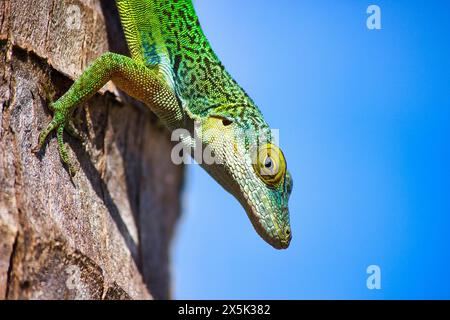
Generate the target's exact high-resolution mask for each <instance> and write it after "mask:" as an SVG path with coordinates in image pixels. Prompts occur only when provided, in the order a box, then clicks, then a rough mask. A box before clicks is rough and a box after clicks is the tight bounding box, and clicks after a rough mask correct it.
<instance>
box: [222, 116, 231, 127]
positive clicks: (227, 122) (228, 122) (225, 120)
mask: <svg viewBox="0 0 450 320" xmlns="http://www.w3.org/2000/svg"><path fill="white" fill-rule="evenodd" d="M231 123H232V122H231V120H229V119H225V118H223V119H222V124H223V125H224V126H225V127H226V126H229V125H230V124H231Z"/></svg>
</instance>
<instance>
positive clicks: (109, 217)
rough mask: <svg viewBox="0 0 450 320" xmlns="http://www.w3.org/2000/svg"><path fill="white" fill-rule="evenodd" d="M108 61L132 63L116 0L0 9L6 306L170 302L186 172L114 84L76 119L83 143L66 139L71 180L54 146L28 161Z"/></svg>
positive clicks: (1, 244) (151, 122) (53, 1)
mask: <svg viewBox="0 0 450 320" xmlns="http://www.w3.org/2000/svg"><path fill="white" fill-rule="evenodd" d="M108 50H109V51H115V52H119V53H123V54H126V52H127V50H126V43H125V40H124V36H123V33H122V29H121V27H120V22H119V19H118V14H117V9H116V7H115V4H114V1H113V0H102V1H100V0H64V1H61V0H39V1H38V0H0V299H2V298H6V299H129V298H133V299H148V298H151V297H152V296H153V297H155V298H169V297H170V290H169V288H170V279H169V255H168V251H169V248H170V242H171V239H172V235H173V231H174V227H175V223H176V221H177V218H178V215H179V210H180V200H179V199H180V189H181V185H182V180H183V167H181V166H175V165H174V164H172V162H171V160H170V151H171V148H172V143H171V142H170V136H169V133H168V131H167V130H166V129H164V128H162V127H161V125H159V124H158V122H157V120H156V118H155V116H154V115H153V114H152V113H151V112H150V111H148V109H147V108H146V107H144V106H142V105H141V104H140V103H138V102H137V101H134V100H132V99H130V98H128V97H126V96H124V95H123V94H121V93H120V92H118V90H117V89H116V88H115V87H114V86H113V85H112V84H108V85H107V86H106V87H105V88H104V89H103V90H102V92H101V93H99V94H97V95H96V96H95V97H94V98H92V99H91V100H90V101H89V102H88V103H86V104H85V105H83V106H80V108H79V109H78V110H77V111H76V113H75V116H76V118H78V119H79V120H82V122H80V124H78V125H77V127H78V128H79V129H80V131H81V132H82V133H83V134H84V135H85V141H84V142H80V141H77V140H75V139H73V138H70V137H69V136H67V135H65V139H66V143H67V144H68V150H69V153H70V158H71V159H72V162H73V163H74V164H75V166H76V167H77V168H78V171H77V174H76V176H75V177H74V178H73V179H72V181H71V179H70V176H69V174H68V171H67V170H66V169H65V167H64V166H63V164H62V163H61V161H60V159H59V155H58V150H57V144H56V141H55V137H54V136H53V135H52V136H51V137H50V138H49V139H48V142H47V144H46V147H45V149H43V151H42V152H41V153H40V154H39V155H38V156H36V155H34V154H33V153H32V152H31V149H32V147H33V146H34V145H35V144H36V142H37V137H38V134H39V130H41V129H42V128H43V127H44V126H45V125H46V124H47V123H48V122H49V121H50V120H51V112H50V111H49V110H48V108H47V105H48V101H49V99H56V98H57V97H59V96H61V95H62V94H63V93H64V92H65V91H66V90H67V89H68V88H69V86H70V85H71V83H72V81H73V79H75V78H76V77H77V76H79V75H80V74H81V72H82V71H83V70H84V69H85V68H86V67H87V65H88V64H89V62H91V61H92V60H93V59H95V58H96V57H98V56H99V55H101V54H102V53H103V52H106V51H108ZM130 105H133V106H130Z"/></svg>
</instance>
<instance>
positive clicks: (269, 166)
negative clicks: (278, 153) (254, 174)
mask: <svg viewBox="0 0 450 320" xmlns="http://www.w3.org/2000/svg"><path fill="white" fill-rule="evenodd" d="M264 167H266V168H267V169H270V168H272V159H270V158H269V157H267V158H266V161H265V162H264Z"/></svg>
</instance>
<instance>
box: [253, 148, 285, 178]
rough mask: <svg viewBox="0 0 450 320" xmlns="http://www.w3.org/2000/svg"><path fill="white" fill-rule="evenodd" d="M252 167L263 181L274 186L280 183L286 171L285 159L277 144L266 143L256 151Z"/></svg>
mask: <svg viewBox="0 0 450 320" xmlns="http://www.w3.org/2000/svg"><path fill="white" fill-rule="evenodd" d="M253 168H254V170H255V172H256V174H257V175H258V176H259V177H260V178H261V179H262V180H263V181H264V183H266V184H267V185H268V186H272V187H274V186H276V185H278V184H279V183H280V181H281V179H282V178H283V177H284V175H285V173H286V160H285V159H284V155H283V153H282V152H281V150H280V149H279V148H278V147H277V146H275V145H273V144H271V143H268V144H266V145H263V146H262V147H260V148H259V149H258V151H257V152H256V159H255V160H254V161H253Z"/></svg>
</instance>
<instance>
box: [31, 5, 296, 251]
mask: <svg viewBox="0 0 450 320" xmlns="http://www.w3.org/2000/svg"><path fill="white" fill-rule="evenodd" d="M116 4H117V7H118V9H119V13H120V18H121V22H122V26H123V29H124V32H125V37H126V39H127V43H128V46H129V49H130V53H131V58H130V57H126V56H122V55H118V54H115V53H111V52H107V53H105V54H103V55H102V56H101V57H99V58H98V59H96V60H95V61H94V62H93V63H92V64H91V65H90V66H89V68H88V69H87V70H85V72H84V73H83V74H82V75H81V77H80V78H79V79H78V80H77V81H75V83H74V84H73V85H72V87H71V88H70V89H69V90H68V91H67V92H66V93H65V94H64V95H63V96H62V97H61V98H60V99H58V100H57V101H56V102H54V103H52V104H51V105H50V107H51V109H52V110H53V111H54V116H53V119H52V121H51V122H50V123H49V125H48V126H47V127H46V128H45V129H44V130H43V131H42V132H41V134H40V136H39V142H38V146H37V147H36V150H39V149H40V148H41V147H42V145H43V144H44V142H45V140H46V138H47V136H48V134H49V133H50V132H52V131H56V134H57V141H58V146H59V152H60V155H61V159H62V161H63V162H64V163H65V164H66V165H67V166H68V168H69V171H70V173H71V174H72V175H73V174H75V169H74V167H73V165H72V164H71V163H70V161H69V156H68V153H67V151H66V149H65V145H64V142H63V132H64V129H66V130H67V132H68V133H69V134H71V135H76V130H75V129H74V128H73V126H72V125H71V121H70V118H71V114H72V112H73V110H74V109H75V108H76V106H78V105H80V104H82V103H83V102H85V101H86V100H88V99H89V98H90V97H91V96H92V95H94V94H95V93H96V92H97V91H98V90H99V89H100V88H101V87H102V86H103V85H104V84H105V83H106V82H108V81H109V80H112V81H113V82H114V83H115V84H116V85H117V86H118V87H119V88H120V89H121V90H123V91H125V92H126V93H127V94H129V95H131V96H133V97H134V98H137V99H139V100H141V101H143V102H144V103H145V104H146V105H147V106H148V107H149V108H150V109H151V110H152V111H153V112H154V113H155V114H156V115H157V116H158V117H159V118H160V119H161V121H162V122H163V123H164V124H165V125H166V126H167V127H168V128H169V129H170V130H172V131H173V130H175V129H177V128H185V129H187V130H189V132H195V133H196V134H197V135H199V133H200V134H201V136H200V137H201V147H202V148H204V149H205V148H209V150H210V151H211V152H212V154H214V155H215V156H216V157H217V158H219V159H221V161H220V163H213V164H206V163H202V167H203V168H204V169H205V170H206V171H207V172H208V173H209V174H210V175H211V176H212V177H213V178H214V179H216V180H217V181H218V182H219V183H220V184H221V185H222V186H223V187H224V188H225V189H226V190H227V191H228V192H230V193H231V194H232V195H234V196H235V197H236V198H237V199H238V200H239V202H240V203H241V204H242V206H243V207H244V208H245V210H246V212H247V214H248V216H249V218H250V220H251V222H252V224H253V226H254V227H255V230H256V231H257V232H258V234H259V235H260V236H261V237H262V238H263V239H264V240H266V241H267V242H268V243H269V244H271V245H272V246H273V247H275V248H277V249H284V248H287V247H288V246H289V243H290V240H291V230H290V223H289V210H288V200H289V196H290V193H291V190H292V178H291V176H290V174H289V172H288V171H287V169H286V162H285V160H284V157H283V156H282V153H281V151H279V153H273V152H271V153H270V152H269V153H264V154H265V156H263V158H261V159H262V160H261V161H262V162H257V161H255V159H256V156H255V154H258V152H259V150H263V149H262V146H263V144H261V143H260V141H259V140H258V137H260V136H264V137H265V139H266V141H267V143H269V144H270V145H272V143H273V141H272V139H273V138H272V135H271V131H270V129H269V126H268V125H267V123H266V122H265V121H264V118H263V116H262V114H261V112H260V111H259V109H258V108H257V107H256V105H255V104H254V103H253V101H252V100H251V99H250V97H249V96H248V95H247V94H246V93H245V91H244V90H243V89H242V88H241V87H240V86H239V85H238V84H237V83H236V81H235V80H234V79H233V78H232V77H231V76H230V75H229V74H228V72H227V71H226V70H225V68H224V67H223V65H222V64H221V62H220V61H219V59H218V58H217V56H216V55H215V53H214V51H213V50H212V49H211V46H210V44H209V42H208V40H207V39H206V37H205V35H204V34H203V31H202V29H201V27H200V24H199V21H198V18H197V15H196V13H195V11H194V8H193V5H192V2H191V0H178V1H177V0H116ZM194 123H199V124H200V127H196V126H195V125H194ZM194 128H197V129H194ZM198 128H200V129H198ZM184 143H185V144H186V145H187V146H188V147H189V148H193V149H195V148H197V147H199V145H198V144H197V145H196V143H195V140H194V139H191V138H189V137H187V138H186V139H185V140H184ZM255 146H256V147H255ZM274 154H275V155H274ZM280 154H281V155H280ZM255 162H256V163H258V165H255ZM261 163H263V165H261ZM260 167H261V168H263V169H265V168H267V170H269V174H261V172H262V171H258V170H259V168H260ZM274 168H279V169H274ZM278 173H279V174H278Z"/></svg>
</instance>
